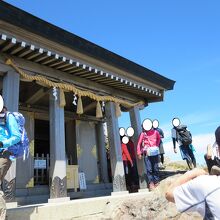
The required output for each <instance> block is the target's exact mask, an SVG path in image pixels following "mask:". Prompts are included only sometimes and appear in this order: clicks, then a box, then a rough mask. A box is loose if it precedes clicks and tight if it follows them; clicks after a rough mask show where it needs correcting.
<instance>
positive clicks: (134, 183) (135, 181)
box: [127, 137, 139, 192]
mask: <svg viewBox="0 0 220 220" xmlns="http://www.w3.org/2000/svg"><path fill="white" fill-rule="evenodd" d="M127 149H128V152H129V153H130V156H131V160H132V162H133V166H132V167H131V168H130V176H131V186H130V189H131V190H130V191H131V192H137V190H138V188H139V178H138V170H137V162H136V154H135V147H134V142H133V141H132V139H131V137H129V141H128V143H127Z"/></svg>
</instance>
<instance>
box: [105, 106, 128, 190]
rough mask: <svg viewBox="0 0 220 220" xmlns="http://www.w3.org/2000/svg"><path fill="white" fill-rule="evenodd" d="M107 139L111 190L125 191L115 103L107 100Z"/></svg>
mask: <svg viewBox="0 0 220 220" xmlns="http://www.w3.org/2000/svg"><path fill="white" fill-rule="evenodd" d="M105 111H106V119H107V129H108V140H109V148H110V162H111V170H112V182H113V191H114V192H120V191H126V184H125V173H124V167H123V161H122V153H121V142H120V135H119V127H118V119H117V117H116V115H115V103H113V102H107V103H106V105H105Z"/></svg>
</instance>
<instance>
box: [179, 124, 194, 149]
mask: <svg viewBox="0 0 220 220" xmlns="http://www.w3.org/2000/svg"><path fill="white" fill-rule="evenodd" d="M186 128H187V126H186V125H179V126H177V127H176V131H177V134H178V140H180V141H181V142H182V144H183V145H184V146H187V145H190V144H191V143H192V135H191V133H190V131H188V130H187V129H186Z"/></svg>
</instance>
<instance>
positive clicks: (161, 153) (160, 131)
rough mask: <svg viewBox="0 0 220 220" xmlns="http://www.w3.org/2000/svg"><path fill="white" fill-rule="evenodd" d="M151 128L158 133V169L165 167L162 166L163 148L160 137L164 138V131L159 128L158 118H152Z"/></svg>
mask: <svg viewBox="0 0 220 220" xmlns="http://www.w3.org/2000/svg"><path fill="white" fill-rule="evenodd" d="M153 128H154V129H155V130H157V131H158V132H159V134H160V145H159V151H160V157H159V161H160V162H159V169H165V166H164V154H165V152H164V148H163V141H162V138H164V133H163V130H162V129H161V128H159V121H158V120H154V121H153Z"/></svg>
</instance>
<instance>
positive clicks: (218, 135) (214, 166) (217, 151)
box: [204, 126, 220, 175]
mask: <svg viewBox="0 0 220 220" xmlns="http://www.w3.org/2000/svg"><path fill="white" fill-rule="evenodd" d="M215 139H216V141H215V143H214V144H213V145H212V146H211V145H210V144H209V145H208V146H207V153H206V154H205V155H204V158H205V161H206V165H207V168H208V171H209V173H210V174H218V175H220V126H219V127H218V128H217V129H216V130H215Z"/></svg>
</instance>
